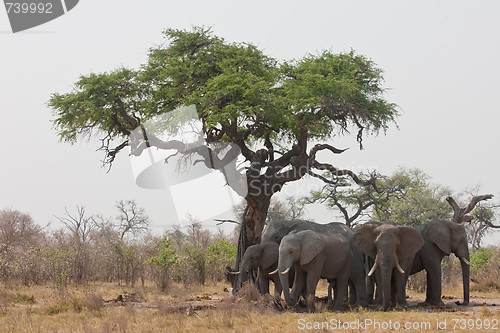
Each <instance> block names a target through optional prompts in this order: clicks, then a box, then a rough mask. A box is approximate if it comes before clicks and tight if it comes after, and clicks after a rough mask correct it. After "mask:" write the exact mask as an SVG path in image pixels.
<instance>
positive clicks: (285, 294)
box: [279, 272, 295, 305]
mask: <svg viewBox="0 0 500 333" xmlns="http://www.w3.org/2000/svg"><path fill="white" fill-rule="evenodd" d="M288 274H289V273H288V272H287V273H284V274H283V273H280V274H279V278H280V282H281V287H282V288H283V297H285V302H286V304H288V305H295V304H294V302H292V298H291V296H290V288H289V286H288Z"/></svg>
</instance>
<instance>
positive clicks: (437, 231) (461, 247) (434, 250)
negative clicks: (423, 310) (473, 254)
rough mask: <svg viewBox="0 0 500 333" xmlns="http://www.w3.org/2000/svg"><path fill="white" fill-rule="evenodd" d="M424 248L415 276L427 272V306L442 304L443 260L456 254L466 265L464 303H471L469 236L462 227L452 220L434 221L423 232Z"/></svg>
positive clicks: (464, 267) (419, 256)
mask: <svg viewBox="0 0 500 333" xmlns="http://www.w3.org/2000/svg"><path fill="white" fill-rule="evenodd" d="M421 234H422V237H423V239H424V246H423V247H422V248H421V249H420V250H419V251H418V253H417V255H416V256H415V260H414V261H413V267H412V270H411V274H415V273H417V272H420V271H421V270H423V269H425V270H426V272H427V289H426V300H425V301H426V303H429V304H433V305H439V304H443V301H442V300H441V260H442V259H443V257H444V256H447V255H449V254H450V253H452V252H453V253H454V254H455V255H456V256H457V257H458V258H460V264H461V266H462V278H463V291H464V301H463V303H462V305H468V304H469V274H470V272H469V270H470V267H469V266H470V262H469V249H468V246H467V234H466V232H465V228H464V226H463V225H462V224H458V223H455V222H452V221H449V220H433V221H431V222H429V223H426V224H425V225H423V227H422V230H421Z"/></svg>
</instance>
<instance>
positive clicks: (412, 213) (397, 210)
mask: <svg viewBox="0 0 500 333" xmlns="http://www.w3.org/2000/svg"><path fill="white" fill-rule="evenodd" d="M429 180H430V177H429V176H428V175H427V174H425V173H424V172H423V171H422V170H420V169H405V168H401V169H399V170H397V171H396V172H395V173H394V174H393V175H392V176H391V177H389V178H387V179H384V182H385V183H386V185H385V186H384V188H390V189H392V190H391V191H392V195H390V196H389V198H388V200H385V201H384V202H383V203H382V204H380V205H378V206H377V207H376V209H374V210H373V218H374V219H375V220H378V221H392V222H395V223H398V224H405V223H409V224H413V225H418V224H423V223H426V222H428V221H430V220H432V219H436V218H448V219H449V218H450V216H451V214H450V207H449V205H448V203H447V202H446V201H445V200H444V199H445V198H446V196H448V195H449V194H450V193H451V190H450V189H448V188H446V187H443V186H442V185H439V184H433V183H430V182H429Z"/></svg>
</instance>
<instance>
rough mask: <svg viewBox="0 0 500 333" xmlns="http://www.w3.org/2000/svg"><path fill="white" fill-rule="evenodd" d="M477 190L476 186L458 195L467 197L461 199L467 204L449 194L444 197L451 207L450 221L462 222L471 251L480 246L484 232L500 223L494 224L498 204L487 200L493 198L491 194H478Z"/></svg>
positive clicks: (499, 206) (499, 226)
mask: <svg viewBox="0 0 500 333" xmlns="http://www.w3.org/2000/svg"><path fill="white" fill-rule="evenodd" d="M479 191H480V187H479V186H476V187H474V188H472V189H469V190H466V191H465V192H464V193H462V194H461V195H459V196H458V197H459V198H460V197H464V196H465V197H467V199H465V200H461V201H465V202H467V204H462V205H459V204H458V203H457V202H456V201H455V199H454V198H453V197H451V196H449V197H448V198H446V201H448V203H449V204H450V206H451V207H452V209H453V217H452V218H451V219H452V221H453V222H455V223H464V226H465V230H467V234H468V240H469V243H470V244H471V247H472V252H475V251H476V250H477V249H479V248H480V247H481V241H482V239H483V237H484V236H485V235H486V234H488V233H489V232H491V231H492V230H493V229H498V228H500V225H496V221H497V219H498V209H499V208H500V205H499V204H497V203H494V202H490V201H487V200H489V199H491V198H493V195H491V194H483V195H479ZM459 201H460V200H459ZM469 213H470V214H469Z"/></svg>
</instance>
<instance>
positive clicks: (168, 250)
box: [146, 237, 179, 269]
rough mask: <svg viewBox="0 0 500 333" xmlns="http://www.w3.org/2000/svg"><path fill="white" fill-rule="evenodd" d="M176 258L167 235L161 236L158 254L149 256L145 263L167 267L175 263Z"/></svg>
mask: <svg viewBox="0 0 500 333" xmlns="http://www.w3.org/2000/svg"><path fill="white" fill-rule="evenodd" d="M178 258H179V257H178V256H177V254H176V251H175V248H174V246H173V245H172V241H171V240H170V239H169V238H168V237H163V238H162V239H161V240H160V242H159V247H158V255H156V256H154V257H151V258H150V259H149V260H147V261H146V263H148V264H151V265H156V266H161V267H162V268H165V269H167V268H169V267H170V266H172V265H175V264H176V263H177V261H178Z"/></svg>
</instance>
